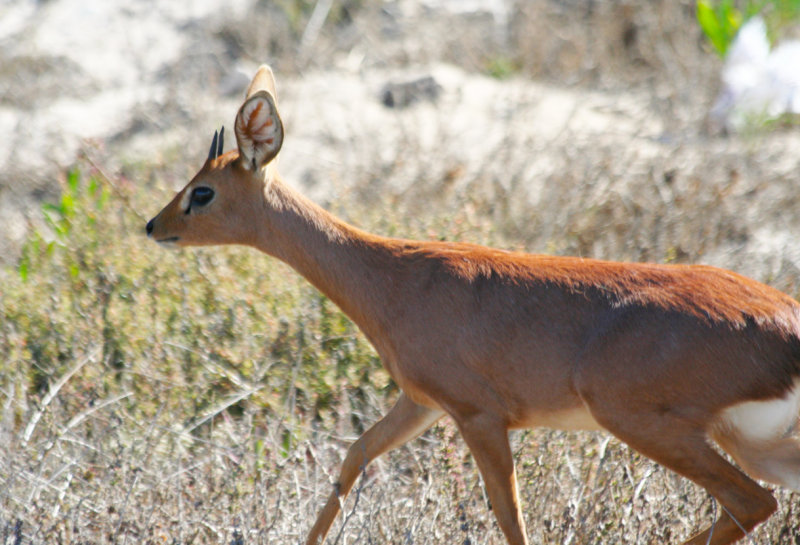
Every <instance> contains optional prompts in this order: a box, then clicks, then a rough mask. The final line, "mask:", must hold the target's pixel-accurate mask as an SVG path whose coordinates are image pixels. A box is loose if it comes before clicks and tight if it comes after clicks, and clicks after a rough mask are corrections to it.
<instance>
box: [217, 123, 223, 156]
mask: <svg viewBox="0 0 800 545" xmlns="http://www.w3.org/2000/svg"><path fill="white" fill-rule="evenodd" d="M224 140H225V125H223V126H222V128H221V129H220V130H219V147H218V148H217V157H219V156H220V155H222V145H223V142H224Z"/></svg>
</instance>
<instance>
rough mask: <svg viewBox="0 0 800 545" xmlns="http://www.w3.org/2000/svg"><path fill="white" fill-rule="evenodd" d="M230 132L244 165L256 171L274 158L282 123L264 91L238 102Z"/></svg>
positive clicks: (256, 92)
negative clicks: (234, 133) (231, 131)
mask: <svg viewBox="0 0 800 545" xmlns="http://www.w3.org/2000/svg"><path fill="white" fill-rule="evenodd" d="M256 77H258V76H256ZM254 81H255V80H254ZM234 131H235V132H236V142H237V143H238V145H239V160H240V161H241V162H242V164H243V166H244V167H245V168H248V169H251V170H258V169H259V168H261V167H263V166H264V165H266V164H267V163H269V162H270V161H272V160H273V159H275V157H276V156H277V155H278V152H279V151H280V150H281V145H282V144H283V123H282V122H281V118H280V116H279V115H278V109H277V107H276V106H275V99H274V98H273V97H272V95H271V94H270V93H269V92H268V91H267V90H265V89H259V90H257V91H255V92H253V93H252V94H251V95H250V96H249V97H248V99H247V100H246V101H245V102H244V104H242V107H241V108H239V113H238V114H236V125H235V127H234Z"/></svg>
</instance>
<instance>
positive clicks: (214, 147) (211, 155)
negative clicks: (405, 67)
mask: <svg viewBox="0 0 800 545" xmlns="http://www.w3.org/2000/svg"><path fill="white" fill-rule="evenodd" d="M217 136H218V133H217V131H214V139H213V140H212V141H211V149H210V150H208V158H209V159H216V158H217Z"/></svg>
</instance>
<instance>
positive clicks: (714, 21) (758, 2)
mask: <svg viewBox="0 0 800 545" xmlns="http://www.w3.org/2000/svg"><path fill="white" fill-rule="evenodd" d="M756 14H761V15H762V16H763V17H764V18H765V20H766V23H767V28H768V29H769V31H770V33H771V34H772V35H774V34H776V33H777V32H779V31H780V30H781V29H782V28H783V27H785V26H786V25H788V24H790V23H796V22H797V20H798V18H800V0H747V1H746V2H735V1H734V0H718V1H714V2H712V1H711V0H699V1H698V2H697V22H698V23H699V25H700V28H701V29H702V30H703V34H705V36H706V38H707V39H708V41H709V42H710V43H711V45H712V46H713V47H714V50H715V51H716V52H717V54H718V55H719V56H720V57H725V55H726V54H727V52H728V48H729V47H730V46H731V44H732V43H733V40H734V38H736V34H737V32H738V31H739V28H740V27H741V26H742V25H743V24H744V23H745V22H746V21H747V20H748V19H749V18H750V17H753V16H754V15H756Z"/></svg>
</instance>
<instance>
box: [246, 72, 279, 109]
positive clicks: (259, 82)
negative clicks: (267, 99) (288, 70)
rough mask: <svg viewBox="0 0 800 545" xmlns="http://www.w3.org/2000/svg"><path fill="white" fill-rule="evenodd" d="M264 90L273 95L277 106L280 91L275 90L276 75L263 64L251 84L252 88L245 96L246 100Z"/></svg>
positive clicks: (248, 89)
mask: <svg viewBox="0 0 800 545" xmlns="http://www.w3.org/2000/svg"><path fill="white" fill-rule="evenodd" d="M262 90H263V91H267V92H268V93H269V94H271V95H272V99H273V100H274V101H275V104H277V103H278V91H276V90H275V75H274V74H273V73H272V69H271V68H270V67H269V66H267V65H266V64H262V65H261V66H260V67H259V68H258V72H256V75H255V76H253V81H251V82H250V86H249V87H248V88H247V92H246V93H245V94H244V96H245V99H248V98H250V97H251V96H253V95H254V94H255V93H256V92H257V91H262Z"/></svg>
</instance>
